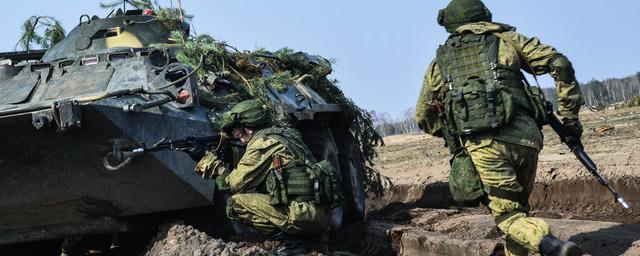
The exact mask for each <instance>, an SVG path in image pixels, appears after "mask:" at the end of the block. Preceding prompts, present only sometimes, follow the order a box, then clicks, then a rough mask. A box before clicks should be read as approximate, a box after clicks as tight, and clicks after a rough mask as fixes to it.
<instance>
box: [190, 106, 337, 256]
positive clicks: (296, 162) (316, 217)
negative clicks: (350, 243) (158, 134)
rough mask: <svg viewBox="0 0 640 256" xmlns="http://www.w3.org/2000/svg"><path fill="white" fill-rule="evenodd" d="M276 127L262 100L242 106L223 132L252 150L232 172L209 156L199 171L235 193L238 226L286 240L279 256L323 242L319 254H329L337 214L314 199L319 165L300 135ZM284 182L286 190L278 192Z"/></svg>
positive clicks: (233, 213)
mask: <svg viewBox="0 0 640 256" xmlns="http://www.w3.org/2000/svg"><path fill="white" fill-rule="evenodd" d="M271 125H272V121H271V117H270V115H269V113H268V112H267V110H266V109H265V108H264V106H263V105H262V104H261V103H260V102H259V101H257V100H247V101H243V102H240V103H238V104H237V105H235V106H234V107H233V108H232V109H231V110H230V111H229V112H227V113H225V114H224V116H223V118H222V128H223V130H224V131H226V132H227V133H231V134H232V136H233V137H234V138H236V139H239V140H240V142H241V143H242V144H245V145H246V151H245V153H244V155H243V156H242V158H241V159H240V161H239V162H238V164H237V166H236V167H235V169H233V170H229V169H227V168H226V167H225V164H224V163H223V162H222V161H221V160H219V159H218V156H216V154H215V153H213V152H208V153H207V154H206V155H205V156H204V157H203V158H202V159H201V160H200V161H199V162H198V164H197V166H196V171H197V172H198V173H200V174H202V176H203V177H204V178H211V179H216V184H217V185H218V186H219V188H221V189H229V190H230V192H231V194H232V196H231V198H229V200H228V202H227V215H228V217H229V218H230V219H231V220H232V221H237V222H240V223H241V224H243V225H247V226H249V227H252V228H254V229H256V230H258V231H260V232H261V233H264V234H266V235H277V236H276V237H277V238H280V239H282V240H283V246H281V247H280V248H278V250H277V253H278V255H298V254H301V253H305V252H307V251H308V250H309V249H310V244H311V243H316V244H318V243H319V244H320V245H321V246H320V248H317V247H316V248H315V249H316V250H320V251H324V252H325V253H326V251H327V249H328V248H327V247H326V245H327V244H326V242H327V238H328V237H327V232H328V231H329V227H330V223H331V217H330V215H331V213H330V212H331V209H330V205H328V204H326V203H319V202H318V201H316V200H314V198H315V196H316V194H314V191H313V184H310V179H309V174H308V173H307V170H306V169H305V168H306V167H307V166H308V164H310V163H315V160H314V158H313V156H312V155H311V151H310V150H309V149H308V148H307V146H306V145H305V144H304V143H303V142H302V139H301V136H300V134H299V133H298V132H297V131H296V130H294V129H291V128H280V127H271ZM278 182H280V183H278ZM283 183H285V184H284V185H285V186H286V188H287V189H286V191H283V190H277V188H282V187H280V186H279V185H278V184H283ZM283 193H284V194H283ZM236 224H237V223H236Z"/></svg>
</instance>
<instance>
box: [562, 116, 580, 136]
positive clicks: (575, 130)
mask: <svg viewBox="0 0 640 256" xmlns="http://www.w3.org/2000/svg"><path fill="white" fill-rule="evenodd" d="M562 126H563V127H564V130H565V131H566V132H568V133H569V135H571V136H574V137H576V138H580V137H581V136H582V132H583V130H582V124H580V121H579V120H578V118H564V119H562Z"/></svg>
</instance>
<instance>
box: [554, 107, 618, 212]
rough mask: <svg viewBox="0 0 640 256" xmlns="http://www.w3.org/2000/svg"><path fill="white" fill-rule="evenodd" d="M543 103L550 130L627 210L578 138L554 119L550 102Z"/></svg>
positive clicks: (556, 118)
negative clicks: (551, 129)
mask: <svg viewBox="0 0 640 256" xmlns="http://www.w3.org/2000/svg"><path fill="white" fill-rule="evenodd" d="M544 102H545V112H546V116H547V122H548V123H549V125H550V126H551V128H553V130H554V131H555V132H556V133H557V134H558V136H560V140H561V141H562V142H564V144H567V146H569V148H570V149H571V152H573V154H575V155H576V157H577V158H578V160H580V162H581V163H582V165H584V167H586V168H587V170H589V172H590V173H591V175H593V176H594V177H596V180H598V182H600V184H602V185H603V186H606V187H607V189H609V191H610V192H611V194H613V196H614V197H615V200H616V202H618V203H620V204H621V205H622V207H624V208H625V209H629V204H628V203H627V202H626V201H624V198H622V196H620V195H619V194H618V192H616V191H615V190H614V189H613V187H611V185H610V184H609V181H608V180H607V178H606V177H604V176H602V174H600V172H599V171H598V167H597V166H596V164H595V163H593V160H591V158H590V157H589V155H587V153H586V152H584V146H583V145H582V141H581V140H580V137H577V136H576V135H574V134H572V133H571V132H568V131H567V130H566V128H565V127H564V126H563V125H562V123H561V122H560V120H558V117H556V115H555V114H554V113H553V106H552V105H551V102H549V101H544Z"/></svg>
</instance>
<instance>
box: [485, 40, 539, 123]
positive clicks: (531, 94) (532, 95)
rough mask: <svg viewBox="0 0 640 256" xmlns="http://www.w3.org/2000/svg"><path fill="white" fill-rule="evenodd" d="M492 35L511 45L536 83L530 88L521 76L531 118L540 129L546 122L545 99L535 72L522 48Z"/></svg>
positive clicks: (511, 41) (525, 79)
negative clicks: (529, 104)
mask: <svg viewBox="0 0 640 256" xmlns="http://www.w3.org/2000/svg"><path fill="white" fill-rule="evenodd" d="M493 35H495V36H497V37H498V38H500V39H502V41H504V42H505V43H507V44H509V45H511V47H513V49H515V50H516V53H518V56H519V57H520V60H521V61H522V62H523V63H524V66H525V68H526V69H527V70H528V71H529V73H531V75H532V76H533V79H534V80H535V81H536V87H532V86H531V84H529V81H528V80H527V78H526V77H525V76H524V75H522V80H523V81H524V83H525V84H526V85H527V88H525V93H526V94H527V97H528V98H529V101H530V103H531V106H532V111H533V118H534V119H535V120H536V123H537V124H538V126H540V127H542V126H543V125H545V124H547V122H548V121H547V116H546V114H545V112H546V111H545V102H546V101H547V99H546V97H545V95H544V93H543V92H542V87H540V82H539V81H538V76H536V72H535V70H533V67H532V66H531V62H530V61H529V59H528V58H527V56H526V55H525V54H524V51H523V50H522V48H521V47H520V46H519V45H517V44H516V43H515V42H513V40H511V39H510V38H508V37H506V36H504V35H503V34H501V33H497V32H493Z"/></svg>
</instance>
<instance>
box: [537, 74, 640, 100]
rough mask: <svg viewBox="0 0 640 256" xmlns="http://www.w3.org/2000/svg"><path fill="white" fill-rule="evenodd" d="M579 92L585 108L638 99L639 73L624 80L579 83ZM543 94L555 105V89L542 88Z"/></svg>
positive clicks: (594, 80)
mask: <svg viewBox="0 0 640 256" xmlns="http://www.w3.org/2000/svg"><path fill="white" fill-rule="evenodd" d="M580 91H581V92H582V98H583V99H584V103H585V106H587V107H595V106H607V105H611V104H614V103H619V102H626V101H630V100H633V99H635V98H637V97H640V72H636V73H635V74H634V75H630V76H627V77H624V78H609V79H605V80H602V81H600V80H596V79H591V80H590V81H589V82H586V83H580ZM544 93H545V95H546V97H547V99H549V100H551V102H553V104H554V105H555V104H556V101H557V99H558V96H557V94H556V89H555V88H544Z"/></svg>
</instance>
